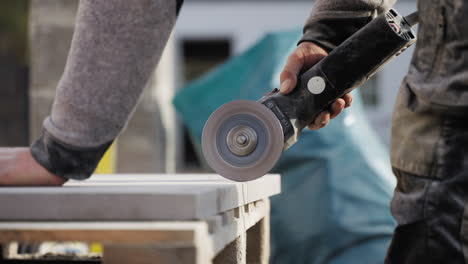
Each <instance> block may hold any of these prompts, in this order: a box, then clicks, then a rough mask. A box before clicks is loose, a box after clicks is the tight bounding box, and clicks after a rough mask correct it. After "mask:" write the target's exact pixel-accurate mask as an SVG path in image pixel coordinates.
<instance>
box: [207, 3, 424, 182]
mask: <svg viewBox="0 0 468 264" xmlns="http://www.w3.org/2000/svg"><path fill="white" fill-rule="evenodd" d="M416 23H417V13H413V14H411V15H409V16H407V17H403V16H401V15H400V14H399V13H398V12H397V11H396V10H395V9H390V10H389V11H387V12H386V13H383V14H381V15H380V16H378V17H376V18H375V19H373V20H372V21H371V22H369V23H368V24H367V25H366V26H364V27H363V28H361V29H360V30H359V31H357V32H356V33H355V34H353V35H352V36H351V37H349V38H348V39H347V40H345V41H344V42H343V43H342V44H341V45H339V46H338V47H337V48H335V49H334V50H333V51H332V52H330V54H329V55H328V56H327V57H325V58H324V59H322V60H320V61H319V62H318V63H317V64H315V65H314V66H312V67H311V68H310V69H308V70H307V71H305V72H304V73H302V74H301V75H300V76H298V84H297V86H296V87H295V89H294V90H293V91H292V92H291V93H289V94H287V95H283V94H281V93H280V92H279V91H278V89H275V90H273V91H272V92H270V93H268V94H266V95H265V96H264V97H262V98H261V99H260V100H259V101H256V102H255V101H247V100H236V101H232V102H230V103H227V104H224V105H223V106H221V107H220V108H218V109H217V110H216V111H215V112H214V113H213V114H211V116H210V117H209V119H208V121H207V122H206V124H205V127H204V129H203V135H202V150H203V155H204V156H205V159H206V161H207V162H208V165H209V166H210V167H211V168H212V169H213V170H214V171H215V172H216V173H218V174H220V175H222V176H224V177H225V178H228V179H231V180H234V181H241V182H243V181H250V180H254V179H257V178H259V177H261V176H263V175H265V174H267V173H268V172H269V171H270V170H271V169H272V168H273V166H274V165H275V164H276V162H277V161H278V159H279V158H280V156H281V153H282V152H283V151H284V150H286V149H287V148H289V147H290V146H292V145H293V144H294V143H296V142H297V140H298V138H299V135H300V133H301V131H302V129H304V128H305V127H306V126H308V125H309V124H310V123H311V122H312V121H313V120H314V119H315V117H316V116H317V115H318V114H319V113H320V112H322V111H324V110H326V109H327V108H328V107H329V106H330V104H331V103H333V102H334V101H335V100H336V99H337V98H340V97H342V96H344V95H345V94H347V93H349V92H351V91H352V90H353V89H355V88H356V87H358V86H360V85H361V84H363V83H364V82H365V81H367V80H368V79H369V78H370V77H371V76H372V75H373V74H375V73H376V72H377V71H378V70H379V69H380V68H381V67H382V66H383V65H384V64H385V63H386V62H388V61H390V60H391V59H393V58H394V57H396V56H398V55H399V54H401V53H402V52H403V51H404V50H406V49H407V48H408V47H409V46H411V45H412V44H413V43H414V42H415V41H416V35H415V33H414V32H413V31H412V29H411V27H412V26H413V25H415V24H416Z"/></svg>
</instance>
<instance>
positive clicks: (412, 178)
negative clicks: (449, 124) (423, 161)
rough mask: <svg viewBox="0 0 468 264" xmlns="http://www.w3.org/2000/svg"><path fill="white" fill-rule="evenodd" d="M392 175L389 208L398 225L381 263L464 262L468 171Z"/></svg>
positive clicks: (466, 234) (466, 250) (401, 172)
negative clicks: (435, 175) (444, 174)
mask: <svg viewBox="0 0 468 264" xmlns="http://www.w3.org/2000/svg"><path fill="white" fill-rule="evenodd" d="M394 174H395V175H396V177H397V179H398V184H397V187H396V189H395V193H394V197H393V200H392V204H391V210H392V214H393V216H394V217H395V219H396V221H397V222H398V226H397V228H396V229H395V233H394V236H393V240H392V243H391V245H390V248H389V251H388V254H387V258H386V261H385V263H386V264H390V263H391V264H405V263H444V264H458V263H463V264H465V263H468V262H465V257H464V255H466V254H467V253H468V248H467V241H468V213H467V208H466V202H467V198H468V171H465V170H460V171H458V172H456V173H454V174H453V175H450V176H448V177H445V178H442V179H440V178H429V177H421V176H417V175H414V174H410V173H406V172H403V171H401V170H398V169H394Z"/></svg>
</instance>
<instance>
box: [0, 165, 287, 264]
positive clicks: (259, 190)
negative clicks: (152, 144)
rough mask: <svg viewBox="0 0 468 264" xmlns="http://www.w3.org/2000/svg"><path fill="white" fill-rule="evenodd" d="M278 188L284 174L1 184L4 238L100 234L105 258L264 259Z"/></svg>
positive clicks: (111, 262) (0, 240)
mask: <svg viewBox="0 0 468 264" xmlns="http://www.w3.org/2000/svg"><path fill="white" fill-rule="evenodd" d="M280 188H281V187H280V177H279V175H267V176H265V177H262V178H260V179H257V180H255V181H251V182H245V183H238V182H232V181H228V180H226V179H224V178H222V177H220V176H217V175H206V174H204V175H196V174H193V175H153V174H151V175H150V174H146V175H94V176H93V177H91V178H90V179H88V180H86V181H83V182H77V181H70V182H68V183H67V184H66V185H65V186H64V187H29V188H26V187H13V188H12V187H9V188H6V187H4V188H0V244H3V245H4V248H5V246H6V245H8V244H9V243H10V242H21V243H37V242H42V241H83V242H87V243H88V242H89V243H91V242H99V243H102V245H103V256H102V260H101V261H102V263H104V264H117V263H125V264H129V263H131V264H149V263H171V264H172V263H188V264H191V263H196V264H205V263H223V264H225V263H264V264H266V263H268V258H269V197H270V196H273V195H275V194H278V193H280ZM7 257H8V256H3V258H5V259H6V258H7ZM1 259H2V257H1V255H0V262H2V260H1ZM5 259H4V260H3V263H7V262H8V261H9V260H5ZM12 263H13V262H12ZM22 263H25V264H26V263H27V261H24V262H22Z"/></svg>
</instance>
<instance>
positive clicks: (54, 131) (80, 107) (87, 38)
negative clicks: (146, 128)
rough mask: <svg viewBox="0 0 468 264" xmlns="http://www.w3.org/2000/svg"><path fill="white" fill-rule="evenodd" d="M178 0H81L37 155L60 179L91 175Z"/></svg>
mask: <svg viewBox="0 0 468 264" xmlns="http://www.w3.org/2000/svg"><path fill="white" fill-rule="evenodd" d="M180 2H181V1H177V2H176V0H135V1H128V0H112V1H95V0H81V1H80V6H79V10H78V15H77V22H76V26H75V33H74V36H73V41H72V45H71V49H70V53H69V56H68V60H67V64H66V67H65V71H64V73H63V76H62V78H61V80H60V83H59V85H58V88H57V93H56V97H55V100H54V104H53V109H52V114H51V115H50V116H49V117H48V118H47V119H46V120H45V121H44V135H43V136H42V137H41V138H40V139H39V140H37V141H36V142H35V143H34V144H33V146H32V153H33V155H34V157H35V158H36V160H37V161H38V162H39V163H40V164H42V165H43V166H44V167H45V168H47V169H48V170H49V171H51V172H53V173H54V174H57V175H59V176H61V177H64V178H67V179H68V178H74V179H82V178H86V177H89V175H90V174H91V173H92V172H93V171H94V169H95V167H96V165H97V163H98V162H99V159H100V158H101V157H102V155H103V154H104V152H105V150H106V149H107V148H108V147H109V145H110V144H111V142H112V141H113V140H114V139H115V138H116V136H117V135H118V134H119V133H120V132H121V131H122V129H123V128H124V126H125V125H126V123H127V120H128V118H129V116H130V115H131V113H132V112H133V110H134V108H135V105H136V104H137V101H138V99H139V97H140V95H141V93H142V90H143V88H144V87H145V85H146V83H147V81H148V79H149V77H150V75H151V73H152V72H153V70H154V68H155V66H156V64H157V62H158V60H159V58H160V56H161V54H162V51H163V49H164V46H165V44H166V42H167V39H168V38H169V35H170V32H171V30H172V27H173V25H174V23H175V20H176V9H177V8H178V7H180V6H179V4H180Z"/></svg>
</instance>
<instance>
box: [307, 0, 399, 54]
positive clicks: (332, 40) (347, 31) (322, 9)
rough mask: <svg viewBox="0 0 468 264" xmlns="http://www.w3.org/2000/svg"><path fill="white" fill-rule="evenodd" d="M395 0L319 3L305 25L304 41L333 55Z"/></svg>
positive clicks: (343, 0)
mask: <svg viewBox="0 0 468 264" xmlns="http://www.w3.org/2000/svg"><path fill="white" fill-rule="evenodd" d="M395 2H396V0H317V1H316V2H315V5H314V8H313V10H312V13H311V16H310V17H309V19H308V20H307V22H306V24H305V26H304V36H303V37H302V39H301V40H300V41H299V43H301V42H304V41H309V42H314V43H316V44H318V45H320V46H321V47H322V48H324V49H325V50H327V51H328V52H330V51H331V50H333V49H334V48H335V47H336V46H338V45H339V44H341V43H342V42H343V41H344V40H346V39H347V38H348V37H349V36H351V35H352V34H353V33H354V32H356V31H357V30H359V29H360V28H361V27H363V26H364V25H365V24H367V23H368V22H369V21H370V20H371V19H372V18H374V17H375V16H377V15H378V14H379V13H382V12H384V11H386V10H388V9H389V8H390V7H391V6H393V4H394V3H395Z"/></svg>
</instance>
